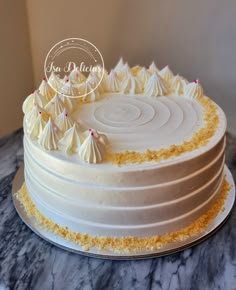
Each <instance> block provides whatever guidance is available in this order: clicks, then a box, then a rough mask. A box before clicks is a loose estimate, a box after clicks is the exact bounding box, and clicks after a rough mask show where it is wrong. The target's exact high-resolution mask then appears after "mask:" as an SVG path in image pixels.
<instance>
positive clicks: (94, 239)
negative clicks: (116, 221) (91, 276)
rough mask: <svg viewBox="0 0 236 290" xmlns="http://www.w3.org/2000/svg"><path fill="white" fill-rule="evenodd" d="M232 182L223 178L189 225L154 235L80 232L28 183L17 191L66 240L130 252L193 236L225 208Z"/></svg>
mask: <svg viewBox="0 0 236 290" xmlns="http://www.w3.org/2000/svg"><path fill="white" fill-rule="evenodd" d="M230 188H231V186H230V184H229V183H228V181H227V180H226V178H225V179H224V181H223V184H222V188H221V192H220V194H219V197H218V199H217V201H216V202H215V204H214V205H213V206H212V208H210V209H209V210H208V211H207V212H206V213H205V214H203V215H202V216H200V217H199V218H198V219H197V220H196V221H194V222H193V223H191V224H190V225H189V226H187V227H185V228H183V229H181V230H179V231H176V232H172V233H168V234H164V235H161V236H152V237H144V238H138V237H120V238H116V237H102V236H90V235H88V234H83V233H78V232H75V231H72V230H70V229H69V228H68V227H62V226H59V225H58V224H56V223H54V222H53V221H52V220H49V219H48V218H46V217H45V216H44V215H43V214H42V213H41V212H40V211H39V210H38V209H37V208H36V206H35V205H34V203H33V201H32V200H31V198H30V196H29V193H28V190H27V187H26V185H25V183H24V184H23V185H22V187H21V189H20V190H19V191H18V192H17V193H16V198H17V199H18V200H19V201H20V203H21V204H22V206H23V207H24V210H25V211H26V213H27V215H28V216H29V217H34V218H35V219H36V220H37V222H38V224H39V225H40V226H43V227H44V228H45V229H47V230H48V231H50V232H53V233H55V234H57V235H59V236H61V237H63V238H65V239H66V240H69V241H71V242H73V243H76V244H79V245H80V246H81V247H82V248H83V250H85V251H89V250H90V249H91V248H96V249H100V250H101V249H104V250H112V251H114V252H117V253H130V252H140V251H145V250H147V251H154V250H158V249H160V248H162V247H163V246H165V245H167V244H169V243H172V242H175V241H184V240H187V239H188V238H190V237H193V236H197V235H199V234H201V233H203V232H204V231H205V230H206V229H207V227H208V225H209V224H210V223H211V222H212V221H213V220H214V219H215V217H216V216H217V215H218V213H219V212H220V211H222V210H223V209H224V203H225V199H226V197H227V194H228V192H229V190H230Z"/></svg>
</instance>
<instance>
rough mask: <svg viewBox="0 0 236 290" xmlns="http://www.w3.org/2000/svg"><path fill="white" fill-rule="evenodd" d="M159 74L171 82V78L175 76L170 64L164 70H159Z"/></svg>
mask: <svg viewBox="0 0 236 290" xmlns="http://www.w3.org/2000/svg"><path fill="white" fill-rule="evenodd" d="M159 75H160V76H161V77H162V78H163V79H164V80H165V81H166V82H167V83H168V84H169V82H170V81H171V79H172V78H173V77H174V74H173V72H172V71H171V70H170V68H169V66H168V65H166V66H165V67H163V69H162V70H160V71H159Z"/></svg>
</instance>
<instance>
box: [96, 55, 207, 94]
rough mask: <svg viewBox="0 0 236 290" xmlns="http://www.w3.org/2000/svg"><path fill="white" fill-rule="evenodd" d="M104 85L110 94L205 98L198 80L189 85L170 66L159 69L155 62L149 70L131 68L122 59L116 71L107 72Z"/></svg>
mask: <svg viewBox="0 0 236 290" xmlns="http://www.w3.org/2000/svg"><path fill="white" fill-rule="evenodd" d="M102 83H103V88H104V90H105V92H108V93H109V92H112V93H123V94H128V95H136V94H140V95H144V96H147V97H158V96H167V95H177V96H184V97H186V98H189V99H195V98H198V97H202V96H203V89H202V87H201V85H200V84H199V82H198V80H195V81H193V82H191V83H189V82H188V81H187V80H186V79H184V78H183V77H181V76H180V75H174V74H173V72H172V71H171V69H170V68H169V66H168V65H167V66H165V67H164V68H162V69H158V68H157V66H156V65H155V63H154V62H152V63H151V65H150V66H148V67H147V68H146V67H141V66H138V65H137V66H134V67H129V65H128V63H125V62H124V61H123V59H122V58H121V59H120V60H119V62H118V63H117V65H116V66H115V68H114V69H112V70H111V71H110V72H109V73H107V72H105V74H104V79H103V82H102Z"/></svg>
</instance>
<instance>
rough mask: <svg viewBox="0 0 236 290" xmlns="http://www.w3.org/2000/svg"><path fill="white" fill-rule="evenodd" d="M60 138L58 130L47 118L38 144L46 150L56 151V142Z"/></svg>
mask: <svg viewBox="0 0 236 290" xmlns="http://www.w3.org/2000/svg"><path fill="white" fill-rule="evenodd" d="M59 138H60V132H59V129H58V128H57V127H56V126H55V125H54V124H53V122H52V120H51V118H49V120H48V122H47V124H46V125H45V127H44V129H43V131H42V132H41V134H40V136H39V140H38V142H39V144H40V145H41V146H42V147H43V148H44V149H46V150H56V149H57V148H58V147H57V142H58V140H59Z"/></svg>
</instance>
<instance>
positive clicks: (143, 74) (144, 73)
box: [137, 67, 152, 89]
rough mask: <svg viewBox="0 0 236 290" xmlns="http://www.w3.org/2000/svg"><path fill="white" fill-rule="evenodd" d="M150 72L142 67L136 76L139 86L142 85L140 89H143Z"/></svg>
mask: <svg viewBox="0 0 236 290" xmlns="http://www.w3.org/2000/svg"><path fill="white" fill-rule="evenodd" d="M151 75H152V74H151V72H150V71H149V70H147V69H146V68H145V67H143V68H142V69H141V70H140V71H139V72H138V74H137V79H139V80H140V82H141V84H142V89H144V87H145V84H146V83H147V81H148V80H149V78H150V76H151Z"/></svg>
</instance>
